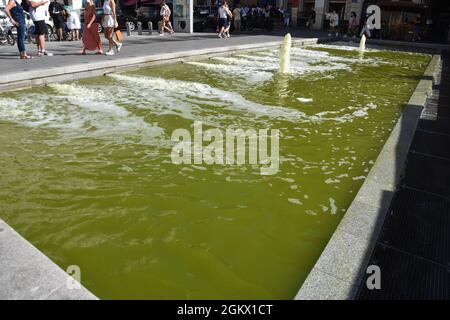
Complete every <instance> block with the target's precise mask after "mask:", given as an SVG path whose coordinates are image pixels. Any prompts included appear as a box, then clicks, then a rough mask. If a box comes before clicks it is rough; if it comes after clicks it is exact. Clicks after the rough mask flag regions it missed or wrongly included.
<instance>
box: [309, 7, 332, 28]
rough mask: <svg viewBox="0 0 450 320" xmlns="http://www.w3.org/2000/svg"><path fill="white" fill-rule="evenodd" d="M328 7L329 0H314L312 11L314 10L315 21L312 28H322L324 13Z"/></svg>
mask: <svg viewBox="0 0 450 320" xmlns="http://www.w3.org/2000/svg"><path fill="white" fill-rule="evenodd" d="M329 7H330V0H316V2H315V4H314V11H316V23H315V24H314V25H313V27H312V28H313V29H315V30H322V28H323V25H324V22H325V14H326V13H327V12H328V8H329Z"/></svg>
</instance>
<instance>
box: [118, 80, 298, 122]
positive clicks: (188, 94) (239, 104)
mask: <svg viewBox="0 0 450 320" xmlns="http://www.w3.org/2000/svg"><path fill="white" fill-rule="evenodd" d="M109 76H110V77H112V78H114V79H116V80H118V81H120V82H122V83H125V84H127V85H128V86H134V87H136V84H137V85H138V86H137V87H139V88H140V89H139V91H140V92H142V93H143V94H144V95H145V97H150V96H152V95H153V94H154V93H155V94H158V93H163V95H158V98H160V99H161V100H160V101H159V103H160V104H162V105H166V104H169V103H171V102H173V101H172V100H173V99H176V100H177V101H179V102H181V103H183V104H184V105H182V106H183V107H184V106H185V105H186V104H188V105H190V108H192V107H193V105H196V106H198V109H197V110H202V109H203V108H204V107H205V106H211V107H213V108H214V109H217V108H226V109H231V110H234V111H239V112H244V113H246V114H251V115H252V116H257V117H270V118H273V119H282V120H286V121H296V120H300V119H305V118H307V116H306V115H305V114H304V113H303V112H301V111H298V110H295V109H290V108H285V107H278V106H270V105H263V104H260V103H256V102H252V101H250V100H247V99H245V98H244V97H243V96H241V95H240V94H238V93H235V92H231V91H224V90H221V89H217V88H214V87H211V86H209V85H207V84H203V83H199V82H190V81H181V80H172V79H163V78H157V77H143V76H128V75H122V74H111V75H109ZM164 99H169V102H168V103H167V102H166V101H165V100H164ZM148 108H152V105H149V106H148ZM192 110H194V109H193V108H192Z"/></svg>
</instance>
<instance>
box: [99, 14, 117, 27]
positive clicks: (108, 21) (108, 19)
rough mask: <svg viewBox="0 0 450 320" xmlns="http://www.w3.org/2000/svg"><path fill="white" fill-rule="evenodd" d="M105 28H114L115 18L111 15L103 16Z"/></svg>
mask: <svg viewBox="0 0 450 320" xmlns="http://www.w3.org/2000/svg"><path fill="white" fill-rule="evenodd" d="M102 26H103V28H114V27H115V25H114V19H113V17H112V16H111V15H106V16H104V17H103V21H102Z"/></svg>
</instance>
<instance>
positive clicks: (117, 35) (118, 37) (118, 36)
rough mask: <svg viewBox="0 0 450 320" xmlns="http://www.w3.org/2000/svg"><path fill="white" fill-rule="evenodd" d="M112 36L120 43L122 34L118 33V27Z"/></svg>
mask: <svg viewBox="0 0 450 320" xmlns="http://www.w3.org/2000/svg"><path fill="white" fill-rule="evenodd" d="M114 36H115V37H116V39H117V41H119V42H122V40H123V37H122V32H120V29H119V27H117V28H115V29H114Z"/></svg>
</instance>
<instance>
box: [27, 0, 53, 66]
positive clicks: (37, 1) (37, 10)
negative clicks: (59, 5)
mask: <svg viewBox="0 0 450 320" xmlns="http://www.w3.org/2000/svg"><path fill="white" fill-rule="evenodd" d="M29 4H30V16H31V20H33V23H34V28H35V32H36V45H37V50H38V56H43V55H44V56H49V57H51V56H53V53H51V52H48V51H46V50H45V35H46V34H47V24H46V23H45V17H46V16H47V11H48V0H29Z"/></svg>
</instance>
